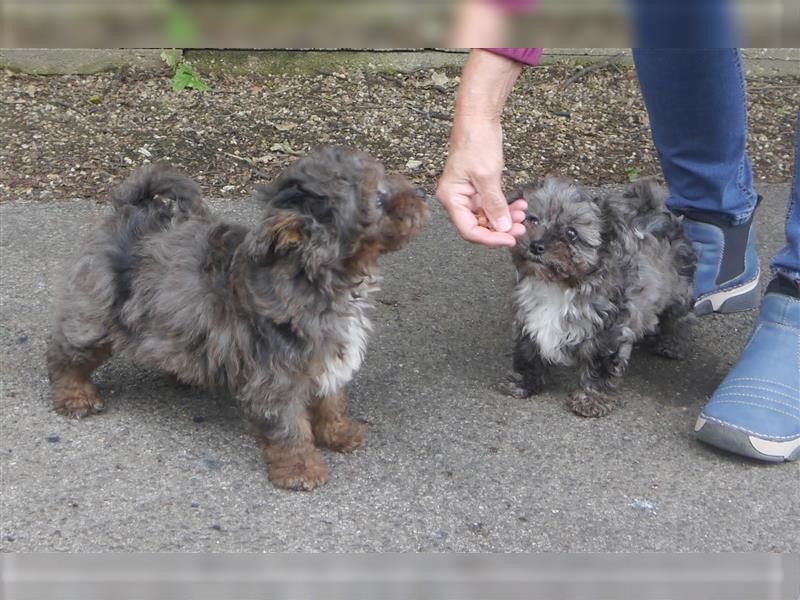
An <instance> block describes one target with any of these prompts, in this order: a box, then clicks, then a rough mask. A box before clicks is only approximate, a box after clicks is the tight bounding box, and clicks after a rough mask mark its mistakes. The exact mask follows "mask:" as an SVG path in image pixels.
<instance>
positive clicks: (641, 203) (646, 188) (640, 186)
mask: <svg viewBox="0 0 800 600" xmlns="http://www.w3.org/2000/svg"><path fill="white" fill-rule="evenodd" d="M625 198H628V199H629V200H630V204H631V207H632V208H634V210H635V211H636V213H637V214H639V215H642V214H647V213H654V212H660V211H662V210H666V204H665V200H666V198H667V195H666V193H665V191H664V188H662V187H661V186H660V185H658V183H656V180H655V177H643V178H641V179H637V180H636V181H634V182H633V183H631V184H630V185H629V186H628V189H627V191H626V192H625Z"/></svg>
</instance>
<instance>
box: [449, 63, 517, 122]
mask: <svg viewBox="0 0 800 600" xmlns="http://www.w3.org/2000/svg"><path fill="white" fill-rule="evenodd" d="M521 71H522V64H520V63H518V62H517V61H515V60H513V59H510V58H506V57H505V56H500V55H498V54H494V53H492V52H489V51H486V50H479V49H474V50H472V51H471V52H470V55H469V58H468V59H467V64H466V65H465V66H464V70H463V72H462V74H461V84H460V85H459V86H458V95H457V96H456V114H455V121H454V123H453V125H454V133H455V132H456V131H455V130H456V129H461V128H463V127H464V126H465V125H468V124H469V123H470V122H472V121H474V120H476V119H477V120H483V121H490V122H493V123H499V122H500V118H501V116H502V114H503V108H504V107H505V105H506V100H507V99H508V95H509V94H510V93H511V89H512V88H513V87H514V84H515V83H516V81H517V79H518V78H519V74H520V72H521Z"/></svg>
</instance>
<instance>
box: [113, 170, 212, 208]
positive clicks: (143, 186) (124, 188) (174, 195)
mask: <svg viewBox="0 0 800 600" xmlns="http://www.w3.org/2000/svg"><path fill="white" fill-rule="evenodd" d="M112 202H113V204H114V208H115V209H117V210H120V209H122V208H123V207H126V206H131V207H136V208H141V209H145V210H150V209H157V210H158V211H159V212H163V211H167V212H170V213H171V212H172V206H173V203H174V204H176V205H177V209H178V214H179V215H181V216H182V217H188V216H190V215H200V216H204V215H206V214H207V212H208V211H207V210H206V207H205V205H204V203H203V197H202V194H201V193H200V188H199V187H198V186H197V184H196V183H195V182H194V181H192V180H191V179H189V178H188V177H185V176H183V175H180V174H179V173H178V172H177V171H175V170H174V169H172V168H171V167H169V166H168V165H165V164H163V163H158V164H154V165H146V166H144V167H141V168H140V169H138V170H137V171H136V172H135V173H134V174H133V175H131V176H130V177H128V179H126V180H125V182H123V184H122V185H121V186H120V187H119V188H117V190H116V191H115V192H114V194H113V195H112Z"/></svg>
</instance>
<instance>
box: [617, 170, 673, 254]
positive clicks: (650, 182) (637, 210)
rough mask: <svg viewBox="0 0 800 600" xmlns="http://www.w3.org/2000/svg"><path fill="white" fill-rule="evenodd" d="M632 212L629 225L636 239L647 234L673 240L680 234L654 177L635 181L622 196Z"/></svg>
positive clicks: (663, 191)
mask: <svg viewBox="0 0 800 600" xmlns="http://www.w3.org/2000/svg"><path fill="white" fill-rule="evenodd" d="M624 197H625V198H626V200H627V203H628V204H629V210H631V211H632V215H631V219H630V224H631V227H632V228H633V230H634V233H635V234H636V236H637V237H641V236H642V235H644V234H645V233H649V234H651V235H653V236H655V237H656V238H661V239H668V240H673V239H677V238H678V237H679V236H680V235H681V232H682V229H681V225H680V222H679V221H678V219H677V218H676V217H675V215H673V214H672V213H671V212H670V211H669V210H668V209H667V205H666V202H665V200H666V197H667V194H666V191H665V190H664V188H662V187H661V186H659V185H658V184H657V183H656V180H655V178H654V177H645V178H642V179H637V180H636V181H634V182H633V183H632V184H631V185H630V186H628V190H627V191H626V192H625V196H624Z"/></svg>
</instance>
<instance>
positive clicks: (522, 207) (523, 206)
mask: <svg viewBox="0 0 800 600" xmlns="http://www.w3.org/2000/svg"><path fill="white" fill-rule="evenodd" d="M508 209H509V210H511V211H514V210H519V211H522V213H523V214H525V211H527V210H528V203H527V202H525V199H524V198H518V199H517V200H514V201H513V202H512V203H511V204H509V205H508Z"/></svg>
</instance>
